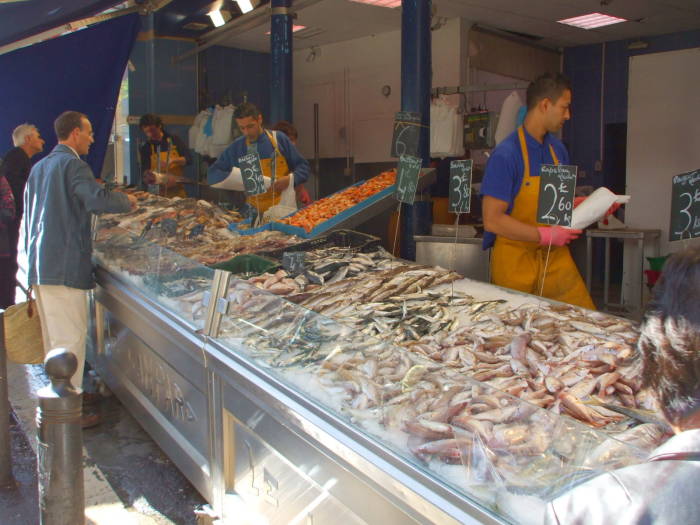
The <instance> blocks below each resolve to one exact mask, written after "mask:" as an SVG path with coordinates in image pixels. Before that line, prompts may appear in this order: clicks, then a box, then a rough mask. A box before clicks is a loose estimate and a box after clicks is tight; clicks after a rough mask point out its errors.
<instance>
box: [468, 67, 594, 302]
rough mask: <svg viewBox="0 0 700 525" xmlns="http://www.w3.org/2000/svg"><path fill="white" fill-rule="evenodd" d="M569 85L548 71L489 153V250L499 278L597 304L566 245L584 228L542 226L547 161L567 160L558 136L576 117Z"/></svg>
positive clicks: (507, 284) (535, 291)
mask: <svg viewBox="0 0 700 525" xmlns="http://www.w3.org/2000/svg"><path fill="white" fill-rule="evenodd" d="M570 106H571V83H570V82H569V80H568V79H567V78H566V77H565V76H563V75H561V74H555V75H552V74H546V75H543V76H541V77H539V78H538V79H536V80H535V81H534V82H532V83H531V84H530V86H529V87H528V89H527V115H526V116H525V122H524V124H523V125H522V126H520V127H519V128H518V129H517V130H516V131H515V132H513V133H511V134H510V135H509V136H508V137H507V138H506V139H504V140H503V142H501V143H500V144H499V145H498V146H497V147H496V148H495V149H494V150H493V153H492V154H491V157H490V158H489V160H488V163H487V164H486V173H485V175H484V180H483V183H482V186H481V195H482V196H483V202H482V207H483V218H484V229H485V232H484V241H483V246H484V249H488V248H490V247H492V246H493V251H492V253H491V276H492V280H493V283H494V284H497V285H499V286H504V287H506V288H512V289H514V290H520V291H522V292H525V293H530V294H536V295H542V296H543V297H548V298H550V299H555V300H557V301H562V302H565V303H569V304H575V305H578V306H583V307H585V308H591V309H594V308H595V306H594V304H593V301H592V299H591V296H590V295H589V293H588V290H586V286H585V284H584V283H583V279H582V278H581V275H580V273H579V271H578V269H577V268H576V264H575V263H574V260H573V259H572V258H571V253H570V252H569V248H568V246H567V245H568V244H569V243H570V242H571V241H572V240H574V239H576V238H577V237H578V236H579V235H580V234H581V230H574V229H569V228H563V227H561V226H544V225H539V224H538V223H537V221H536V217H537V200H538V195H539V190H540V176H539V175H540V166H541V165H542V164H560V163H561V164H569V154H568V153H567V151H566V148H565V147H564V145H563V144H562V143H561V141H560V140H559V139H558V138H556V137H555V136H554V133H557V132H558V131H559V130H561V128H562V126H563V125H564V122H566V121H567V120H569V118H570V117H571V111H570Z"/></svg>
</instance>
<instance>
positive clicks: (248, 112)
mask: <svg viewBox="0 0 700 525" xmlns="http://www.w3.org/2000/svg"><path fill="white" fill-rule="evenodd" d="M259 116H260V110H259V109H258V107H257V106H256V105H255V104H251V103H250V102H244V103H243V104H241V105H239V106H236V109H234V110H233V118H246V117H252V118H258V117H259Z"/></svg>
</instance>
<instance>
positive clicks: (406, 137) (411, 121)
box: [391, 111, 421, 158]
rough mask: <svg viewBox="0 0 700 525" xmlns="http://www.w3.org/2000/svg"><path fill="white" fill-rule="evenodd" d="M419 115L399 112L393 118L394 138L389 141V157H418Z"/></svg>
mask: <svg viewBox="0 0 700 525" xmlns="http://www.w3.org/2000/svg"><path fill="white" fill-rule="evenodd" d="M420 127H421V114H420V113H415V112H413V111H399V112H398V113H397V114H396V116H395V117H394V136H393V138H392V140H391V156H392V157H394V158H399V157H401V155H410V156H412V157H416V156H418V153H419V152H418V143H419V141H420Z"/></svg>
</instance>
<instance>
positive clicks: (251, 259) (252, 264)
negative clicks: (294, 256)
mask: <svg viewBox="0 0 700 525" xmlns="http://www.w3.org/2000/svg"><path fill="white" fill-rule="evenodd" d="M280 266H281V265H280V263H279V262H277V261H273V260H271V259H269V258H266V257H261V256H259V255H253V254H250V253H246V254H243V255H236V256H235V257H233V258H231V259H229V260H228V261H224V262H220V263H217V264H214V265H212V266H211V267H212V268H214V269H216V270H225V271H227V272H231V273H232V274H234V275H236V276H239V277H242V278H244V279H247V278H249V277H255V276H256V275H260V274H262V273H265V272H272V271H277V269H279V268H280Z"/></svg>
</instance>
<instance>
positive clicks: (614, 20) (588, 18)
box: [558, 13, 627, 29]
mask: <svg viewBox="0 0 700 525" xmlns="http://www.w3.org/2000/svg"><path fill="white" fill-rule="evenodd" d="M558 22H559V23H560V24H566V25H567V26H574V27H580V28H581V29H595V28H597V27H603V26H609V25H612V24H619V23H620V22H627V19H626V18H618V17H616V16H610V15H604V14H603V13H589V14H587V15H581V16H575V17H573V18H566V19H565V20H558Z"/></svg>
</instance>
